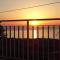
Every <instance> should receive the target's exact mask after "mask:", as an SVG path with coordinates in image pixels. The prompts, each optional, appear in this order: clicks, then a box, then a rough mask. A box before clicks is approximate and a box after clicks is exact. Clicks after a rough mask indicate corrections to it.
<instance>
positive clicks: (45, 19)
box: [0, 18, 60, 22]
mask: <svg viewBox="0 0 60 60" xmlns="http://www.w3.org/2000/svg"><path fill="white" fill-rule="evenodd" d="M47 20H48V21H50V20H60V18H43V19H16V20H0V22H14V21H47Z"/></svg>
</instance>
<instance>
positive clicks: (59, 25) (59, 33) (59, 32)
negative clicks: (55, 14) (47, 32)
mask: <svg viewBox="0 0 60 60" xmlns="http://www.w3.org/2000/svg"><path fill="white" fill-rule="evenodd" d="M59 40H60V25H59Z"/></svg>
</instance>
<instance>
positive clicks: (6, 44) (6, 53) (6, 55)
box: [6, 26, 8, 56]
mask: <svg viewBox="0 0 60 60" xmlns="http://www.w3.org/2000/svg"><path fill="white" fill-rule="evenodd" d="M7 51H8V50H7V26H6V56H7Z"/></svg>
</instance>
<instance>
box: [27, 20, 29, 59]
mask: <svg viewBox="0 0 60 60" xmlns="http://www.w3.org/2000/svg"><path fill="white" fill-rule="evenodd" d="M27 60H29V21H28V20H27Z"/></svg>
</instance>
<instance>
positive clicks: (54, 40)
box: [53, 26, 55, 60]
mask: <svg viewBox="0 0 60 60" xmlns="http://www.w3.org/2000/svg"><path fill="white" fill-rule="evenodd" d="M53 39H55V26H53ZM53 52H54V56H53V59H54V60H55V40H54V42H53Z"/></svg>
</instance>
